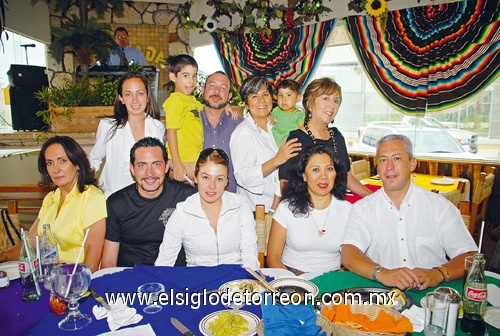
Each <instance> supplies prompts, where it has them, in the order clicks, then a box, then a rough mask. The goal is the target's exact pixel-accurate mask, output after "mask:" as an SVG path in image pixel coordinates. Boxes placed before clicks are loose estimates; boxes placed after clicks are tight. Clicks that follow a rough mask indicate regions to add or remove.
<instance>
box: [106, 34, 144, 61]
mask: <svg viewBox="0 0 500 336" xmlns="http://www.w3.org/2000/svg"><path fill="white" fill-rule="evenodd" d="M115 41H116V43H117V44H118V45H119V46H120V51H119V52H118V53H117V52H114V51H111V52H110V54H109V61H108V65H128V64H129V63H130V62H131V61H133V62H134V64H136V65H148V62H146V59H145V58H144V55H143V54H142V52H141V51H140V50H139V49H137V48H133V47H130V46H129V45H128V41H129V38H128V31H127V29H125V28H124V27H118V28H116V29H115Z"/></svg>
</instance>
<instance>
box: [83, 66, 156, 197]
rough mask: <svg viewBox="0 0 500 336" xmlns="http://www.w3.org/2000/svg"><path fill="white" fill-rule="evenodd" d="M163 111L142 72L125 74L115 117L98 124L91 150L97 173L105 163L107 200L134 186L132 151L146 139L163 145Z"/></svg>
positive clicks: (101, 177)
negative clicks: (121, 190) (131, 167)
mask: <svg viewBox="0 0 500 336" xmlns="http://www.w3.org/2000/svg"><path fill="white" fill-rule="evenodd" d="M159 119H160V110H159V109H158V105H157V104H156V100H155V98H154V96H153V92H152V90H151V86H150V85H149V82H148V80H147V78H146V77H145V76H144V75H143V74H142V73H140V72H134V73H126V74H125V75H123V76H122V77H121V78H120V80H119V81H118V88H117V94H116V98H115V106H114V115H113V116H110V117H105V118H103V119H102V120H101V121H100V122H99V126H98V128H97V135H96V141H95V145H94V148H92V150H91V151H90V156H89V159H90V164H91V166H92V168H94V169H95V171H98V170H99V168H100V167H101V163H102V159H103V158H104V157H106V163H105V165H104V168H103V170H102V172H101V176H100V183H101V185H102V189H103V191H104V195H105V196H106V198H107V197H108V196H109V195H111V194H112V193H114V192H115V191H117V190H120V189H122V188H124V187H126V186H128V185H130V184H132V183H134V179H133V178H132V175H131V174H130V168H129V161H130V149H131V148H132V146H133V145H134V144H135V143H136V142H137V141H139V140H141V139H142V138H144V137H147V136H149V137H154V138H158V139H159V140H161V141H162V142H163V136H164V135H165V126H164V124H163V123H162V122H161V121H160V120H159Z"/></svg>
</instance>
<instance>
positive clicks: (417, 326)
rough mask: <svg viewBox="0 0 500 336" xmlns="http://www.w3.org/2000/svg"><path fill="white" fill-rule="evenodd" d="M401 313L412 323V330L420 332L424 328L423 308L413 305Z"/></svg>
mask: <svg viewBox="0 0 500 336" xmlns="http://www.w3.org/2000/svg"><path fill="white" fill-rule="evenodd" d="M401 314H402V315H404V316H406V317H408V318H409V319H410V322H411V324H412V325H413V332H421V331H422V330H424V319H425V310H424V308H420V307H417V306H416V305H413V306H411V308H410V309H406V310H404V311H403V312H402V313H401Z"/></svg>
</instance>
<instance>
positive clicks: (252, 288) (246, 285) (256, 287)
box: [219, 280, 264, 293]
mask: <svg viewBox="0 0 500 336" xmlns="http://www.w3.org/2000/svg"><path fill="white" fill-rule="evenodd" d="M228 290H231V291H232V292H233V293H234V292H240V293H244V292H249V293H261V292H263V291H264V287H263V286H262V285H261V283H260V282H258V281H257V280H233V281H229V282H226V283H225V284H223V285H222V286H220V287H219V292H227V291H228Z"/></svg>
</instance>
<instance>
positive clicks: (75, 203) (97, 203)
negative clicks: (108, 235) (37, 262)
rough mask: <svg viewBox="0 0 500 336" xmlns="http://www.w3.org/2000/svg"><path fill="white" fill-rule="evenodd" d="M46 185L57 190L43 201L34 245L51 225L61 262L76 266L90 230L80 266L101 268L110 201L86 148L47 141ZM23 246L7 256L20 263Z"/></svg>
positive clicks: (43, 156) (42, 160) (42, 161)
mask: <svg viewBox="0 0 500 336" xmlns="http://www.w3.org/2000/svg"><path fill="white" fill-rule="evenodd" d="M38 170H39V171H40V173H41V174H42V176H43V181H44V184H46V185H50V184H51V183H53V184H54V185H55V186H56V187H57V188H56V189H55V190H54V191H51V192H49V193H48V194H47V196H45V198H44V199H43V203H42V207H41V209H40V212H39V213H38V217H37V219H36V220H35V222H34V223H33V226H32V227H31V229H30V238H31V241H34V238H35V237H36V235H37V234H38V236H40V237H41V236H42V233H43V232H42V225H43V224H50V226H51V230H52V234H53V235H54V238H55V239H56V241H57V247H58V248H59V260H60V261H61V262H67V263H73V262H75V261H76V258H77V257H78V252H79V249H80V246H81V244H82V242H83V238H84V236H85V231H86V230H87V228H89V229H90V231H89V234H88V237H87V240H86V242H85V249H84V253H82V256H81V259H80V260H79V262H83V263H85V264H87V265H88V266H89V267H90V269H91V270H92V272H95V271H96V270H97V269H98V267H99V262H100V260H101V254H102V248H103V244H104V234H105V232H106V217H107V212H106V199H105V198H104V194H103V192H102V191H101V190H100V189H98V188H97V178H96V177H95V174H94V171H93V170H92V169H91V168H90V163H89V160H88V158H87V155H86V154H85V152H84V151H83V149H82V147H80V145H79V144H78V143H77V142H76V141H75V140H73V139H72V138H70V137H67V136H56V137H53V138H51V139H49V140H47V141H46V142H45V143H44V144H43V146H42V149H41V151H40V156H39V157H38ZM19 249H20V246H16V247H14V248H13V249H11V250H10V251H9V252H7V253H6V255H4V259H9V260H16V259H17V255H16V253H17V254H18V253H19Z"/></svg>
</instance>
